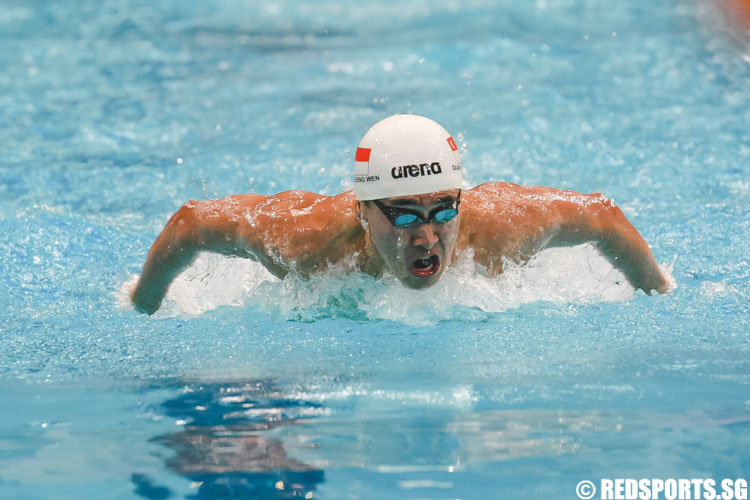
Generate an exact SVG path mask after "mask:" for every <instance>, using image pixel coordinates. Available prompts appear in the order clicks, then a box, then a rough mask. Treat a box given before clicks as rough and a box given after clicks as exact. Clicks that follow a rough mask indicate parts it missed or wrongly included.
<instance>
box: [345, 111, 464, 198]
mask: <svg viewBox="0 0 750 500" xmlns="http://www.w3.org/2000/svg"><path fill="white" fill-rule="evenodd" d="M354 161H355V163H354V193H355V194H356V196H357V199H358V200H360V201H366V200H378V199H383V198H392V197H396V196H407V195H419V194H426V193H434V192H436V191H445V190H449V189H460V188H461V180H462V179H461V172H462V171H461V156H460V155H459V153H458V147H457V146H456V141H454V140H453V137H451V135H450V134H449V133H448V131H447V130H445V129H444V128H443V127H442V126H440V124H438V123H436V122H434V121H432V120H430V119H429V118H425V117H424V116H417V115H393V116H389V117H388V118H386V119H384V120H381V121H379V122H378V123H376V124H375V125H373V126H372V128H370V130H368V131H367V133H366V134H365V135H364V137H363V138H362V140H361V141H360V143H359V147H358V148H357V152H356V154H355V157H354Z"/></svg>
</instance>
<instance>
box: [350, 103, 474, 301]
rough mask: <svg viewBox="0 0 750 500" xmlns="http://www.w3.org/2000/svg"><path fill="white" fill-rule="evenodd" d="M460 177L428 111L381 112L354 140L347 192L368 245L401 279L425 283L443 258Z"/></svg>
mask: <svg viewBox="0 0 750 500" xmlns="http://www.w3.org/2000/svg"><path fill="white" fill-rule="evenodd" d="M461 180H462V179H461V157H460V155H459V154H458V147H457V146H456V142H455V141H454V140H453V138H452V137H451V135H450V134H449V133H448V132H447V131H446V130H445V129H444V128H443V127H441V126H440V125H439V124H438V123H436V122H434V121H432V120H430V119H429V118H425V117H423V116H416V115H394V116H391V117H388V118H386V119H384V120H382V121H380V122H378V123H376V124H375V125H373V126H372V128H370V130H368V131H367V133H366V134H365V136H364V137H363V138H362V141H361V142H360V143H359V147H358V148H357V153H356V155H355V167H354V192H355V194H356V196H357V200H358V201H359V209H360V213H361V217H362V219H363V221H365V222H366V227H367V231H368V233H369V237H370V242H371V244H372V245H371V247H370V248H371V250H372V252H373V253H374V254H376V257H377V258H378V260H379V261H380V262H381V263H382V265H383V267H384V268H386V269H388V270H389V271H390V272H391V273H392V274H393V275H395V276H396V277H397V278H398V279H399V280H400V281H401V282H402V283H403V284H404V285H406V286H408V287H410V288H426V287H428V286H431V285H433V284H434V283H436V282H437V281H438V280H439V279H440V276H441V275H442V274H443V271H444V270H445V267H446V266H447V265H448V263H449V262H450V259H451V257H452V254H453V248H454V246H455V243H456V239H457V237H458V228H459V219H460V217H459V203H460V196H461V195H460V193H461V191H460V189H461Z"/></svg>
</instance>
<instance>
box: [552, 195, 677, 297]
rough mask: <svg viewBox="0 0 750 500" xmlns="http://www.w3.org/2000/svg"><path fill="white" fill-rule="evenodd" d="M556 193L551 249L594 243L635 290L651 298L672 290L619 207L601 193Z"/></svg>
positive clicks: (640, 237)
mask: <svg viewBox="0 0 750 500" xmlns="http://www.w3.org/2000/svg"><path fill="white" fill-rule="evenodd" d="M555 191H556V192H555V193H554V194H555V197H557V198H558V199H557V200H556V201H553V202H552V203H551V204H550V208H551V209H552V213H553V214H554V216H553V217H552V219H553V220H554V222H555V223H554V224H553V225H552V227H551V230H550V231H549V234H548V235H547V236H548V245H549V246H572V245H578V244H582V243H588V242H592V243H595V244H596V246H597V248H598V250H599V252H600V253H601V254H602V255H603V256H604V257H605V258H606V259H607V260H608V261H609V262H610V263H611V264H612V265H613V266H614V267H615V268H616V269H619V270H620V271H622V273H623V274H625V277H626V278H627V279H628V281H629V282H630V284H631V285H633V286H634V287H635V288H639V289H641V290H643V291H645V292H646V293H647V294H648V295H651V291H652V290H656V291H658V292H659V293H665V292H666V291H667V290H668V289H669V281H668V280H667V278H666V277H665V276H664V274H663V273H662V272H661V269H660V268H659V265H658V264H657V262H656V259H655V258H654V256H653V254H652V253H651V249H650V248H649V246H648V244H647V243H646V241H645V240H644V239H643V237H642V236H641V235H640V233H638V231H637V230H636V229H635V227H633V225H632V224H631V223H630V221H628V219H627V218H626V217H625V214H624V213H623V212H622V210H620V208H619V207H617V205H615V204H614V203H613V202H611V201H610V200H608V199H607V198H606V197H604V196H602V195H601V194H599V193H593V194H590V195H584V194H580V193H572V192H570V191H557V190H555ZM566 197H567V198H568V199H567V200H566V199H565V198H566Z"/></svg>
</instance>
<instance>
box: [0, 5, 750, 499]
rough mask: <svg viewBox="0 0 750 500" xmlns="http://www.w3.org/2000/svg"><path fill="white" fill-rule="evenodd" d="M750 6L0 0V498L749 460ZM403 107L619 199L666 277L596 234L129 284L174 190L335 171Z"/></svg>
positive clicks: (222, 261)
mask: <svg viewBox="0 0 750 500" xmlns="http://www.w3.org/2000/svg"><path fill="white" fill-rule="evenodd" d="M747 29H748V28H747V26H746V25H743V24H742V22H739V21H737V20H736V19H735V20H734V21H732V22H728V21H727V15H726V13H725V12H723V11H722V10H721V7H720V4H719V3H716V4H714V3H711V2H698V1H697V0H696V1H692V0H669V1H665V2H647V1H645V0H634V1H630V2H592V1H589V0H536V1H535V2H511V1H502V2H495V1H492V2H491V1H486V0H485V1H482V0H468V1H467V0H462V1H461V2H458V1H455V2H426V1H418V2H411V3H408V4H405V3H404V2H357V3H356V4H352V3H351V2H344V1H339V0H332V1H328V2H325V3H321V2H296V1H295V2H292V1H286V0H282V1H277V2H267V3H256V2H239V1H231V0H224V1H219V0H207V1H203V2H183V1H164V2H158V3H156V4H154V3H153V2H146V1H139V0H127V1H117V2H115V1H100V2H94V1H87V0H82V1H79V2H66V3H62V2H43V1H20V0H7V1H6V2H4V3H3V8H2V9H1V10H0V45H1V46H2V47H3V50H2V51H0V67H2V68H3V71H2V72H0V144H2V145H3V156H2V157H1V158H0V195H1V196H2V199H3V203H2V204H1V205H0V207H1V208H0V228H1V229H2V233H3V234H4V237H3V238H2V239H0V263H1V264H0V269H1V271H0V291H1V292H2V293H0V310H2V313H0V334H1V337H0V338H1V340H2V341H1V342H0V403H2V418H0V497H2V498H9V499H68V498H70V499H80V498H97V499H110V498H112V499H114V498H117V499H121V498H130V499H138V498H148V499H163V498H191V499H198V498H200V499H223V498H264V499H275V498H279V499H280V498H324V499H357V498H362V499H365V498H366V499H370V498H387V499H417V498H419V499H427V498H430V499H446V498H461V499H486V498H518V499H535V498H577V497H576V493H575V487H576V485H577V483H578V482H579V481H581V480H592V481H594V482H597V481H599V479H601V478H618V477H619V478H636V479H638V478H663V479H667V478H715V479H716V480H717V482H718V481H720V480H721V479H724V478H741V477H745V478H748V476H750V474H748V471H750V451H748V450H750V432H749V431H750V361H749V360H750V342H749V341H750V314H749V312H750V311H749V309H750V307H749V304H750V300H749V299H750V286H749V285H750V261H749V260H748V259H750V209H749V208H748V207H749V206H750V203H748V202H750V167H749V166H748V165H749V164H750V128H749V127H748V124H749V123H750V42H749V41H748V36H747V33H748V31H747ZM743 30H744V31H743ZM397 112H413V113H418V114H422V115H426V116H429V117H431V118H433V119H435V120H437V121H438V122H440V123H442V124H443V125H444V126H445V127H446V128H447V129H448V130H450V131H451V132H452V133H453V134H454V136H455V137H456V138H457V142H458V143H459V146H460V148H461V152H462V155H463V163H464V167H465V171H466V174H467V177H468V179H467V184H468V185H475V184H478V183H481V182H485V181H490V180H507V181H512V182H517V183H521V184H544V185H550V186H555V187H561V188H567V189H574V190H577V191H582V192H594V191H598V192H602V193H605V194H606V195H607V196H609V197H610V198H613V199H614V200H615V201H616V202H617V203H618V205H619V206H620V207H622V209H623V210H624V211H625V213H626V214H627V215H628V217H629V218H630V220H631V221H632V222H633V223H634V225H635V226H636V227H637V228H638V229H639V230H640V231H641V233H642V234H643V235H644V237H645V238H646V240H647V241H648V242H649V243H650V244H651V246H652V249H653V251H654V254H655V256H656V258H657V260H658V261H659V262H660V263H661V264H662V265H663V266H664V268H665V270H666V272H667V273H668V274H669V275H670V276H671V277H672V279H673V281H674V284H675V288H674V290H673V291H672V293H670V294H667V295H662V296H654V297H648V296H646V295H645V294H643V293H642V292H635V291H634V290H633V289H632V288H631V287H629V286H628V285H627V283H625V282H624V281H623V278H622V276H621V275H620V274H619V273H618V272H617V271H615V270H614V269H612V268H611V267H610V266H609V265H608V264H607V263H606V262H605V261H604V260H603V259H601V257H599V256H598V254H597V253H596V251H595V250H594V249H593V248H591V247H588V246H582V247H576V248H572V249H556V250H550V251H546V252H544V253H542V254H540V255H539V256H538V258H536V259H534V260H533V261H531V262H530V263H529V264H528V265H526V266H515V265H512V264H509V265H508V266H507V269H506V272H505V273H504V274H503V275H502V276H499V277H496V278H487V277H484V276H482V275H481V273H478V272H477V270H476V269H474V267H473V266H472V265H471V262H470V258H469V257H468V256H467V258H465V259H464V260H463V261H461V262H459V264H458V265H457V266H456V267H455V268H453V269H450V270H449V271H448V272H447V273H446V276H445V277H444V279H443V280H442V281H441V282H440V283H439V284H438V285H436V286H435V287H433V288H431V289H429V290H427V291H425V292H421V293H414V292H411V291H407V290H406V289H404V288H403V287H401V285H399V284H398V283H397V282H395V281H394V280H393V279H390V278H385V279H383V280H375V279H373V278H370V277H367V276H362V275H358V274H354V275H345V274H343V273H341V272H339V271H337V270H335V269H334V270H331V271H330V272H329V273H327V274H325V275H321V276H317V277H315V278H313V279H311V280H300V279H296V278H294V277H290V278H287V279H285V280H278V279H275V278H273V277H272V276H270V275H269V274H268V273H267V272H266V271H264V270H263V269H262V268H260V267H259V266H258V265H257V264H254V263H252V262H249V261H243V260H239V259H227V258H223V257H218V256H213V255H205V256H202V257H201V258H200V259H199V260H198V262H196V264H195V265H194V266H193V267H191V268H190V269H188V270H187V271H186V272H185V273H184V274H183V275H182V276H180V278H179V279H178V280H177V282H176V283H175V285H174V286H173V287H172V289H171V290H170V294H169V297H168V300H167V301H166V302H165V305H164V307H163V309H162V310H160V311H159V312H158V313H157V314H156V315H154V316H153V317H146V316H143V315H140V314H137V313H135V311H134V310H133V309H132V308H131V307H130V306H129V305H128V303H127V300H126V295H127V291H128V290H129V288H130V287H131V286H132V284H133V281H134V279H135V278H136V277H137V274H138V273H139V272H140V269H141V265H142V263H143V261H144V259H145V256H146V253H147V251H148V248H149V246H150V245H151V243H152V242H153V241H154V239H155V238H156V236H157V235H158V233H159V231H160V230H161V228H162V227H163V225H164V224H165V222H166V221H167V220H168V218H169V217H170V216H171V214H172V213H174V211H176V210H177V209H178V208H179V206H180V205H181V204H182V203H183V202H185V201H187V200H189V199H206V198H212V199H213V198H220V197H223V196H226V195H229V194H232V193H238V192H250V191H255V192H258V193H264V194H270V193H275V192H278V191H282V190H287V189H306V190H310V191H315V192H320V193H326V194H335V193H338V192H341V191H343V190H346V189H349V188H350V187H351V184H350V182H349V180H348V179H349V175H350V172H351V171H352V168H353V166H352V159H351V155H352V152H353V150H354V148H355V147H356V144H357V142H358V141H359V138H360V137H361V135H362V134H363V133H364V132H365V131H366V130H367V128H368V127H369V126H370V125H371V124H373V123H374V122H375V121H377V120H379V119H380V118H383V117H385V116H387V115H389V114H392V113H397Z"/></svg>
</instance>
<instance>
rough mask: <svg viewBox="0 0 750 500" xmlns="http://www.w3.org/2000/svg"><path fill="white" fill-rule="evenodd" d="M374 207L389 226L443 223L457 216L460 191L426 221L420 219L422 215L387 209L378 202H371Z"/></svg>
mask: <svg viewBox="0 0 750 500" xmlns="http://www.w3.org/2000/svg"><path fill="white" fill-rule="evenodd" d="M373 201H374V202H375V205H377V207H378V208H379V209H380V211H381V212H383V215H385V216H386V217H387V218H388V220H389V221H391V224H393V225H394V226H396V227H413V226H416V225H418V224H427V223H430V222H438V223H441V224H442V223H445V222H448V221H449V220H453V219H455V218H456V216H457V215H458V205H459V203H461V191H459V192H458V196H456V200H455V201H454V202H452V203H450V204H448V205H443V206H440V207H437V208H436V209H434V210H433V211H432V212H430V213H429V214H428V215H427V219H426V220H425V219H423V218H422V214H420V213H419V212H415V211H413V210H409V209H407V208H399V207H387V206H385V205H383V204H382V203H380V200H373Z"/></svg>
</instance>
